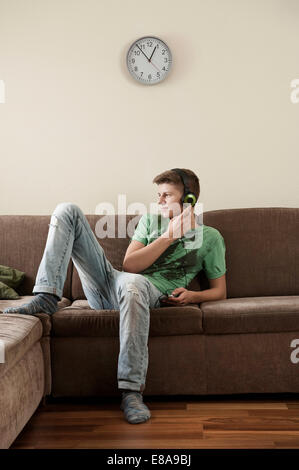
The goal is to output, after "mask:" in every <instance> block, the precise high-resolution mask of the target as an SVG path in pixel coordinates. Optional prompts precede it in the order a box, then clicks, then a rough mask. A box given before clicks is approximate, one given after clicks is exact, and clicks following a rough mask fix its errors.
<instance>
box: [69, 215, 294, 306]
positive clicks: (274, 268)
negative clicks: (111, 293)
mask: <svg viewBox="0 0 299 470" xmlns="http://www.w3.org/2000/svg"><path fill="white" fill-rule="evenodd" d="M86 217H87V219H88V221H89V223H90V225H91V227H92V229H93V231H94V232H95V225H96V223H97V221H98V220H99V219H100V218H101V217H102V216H100V215H87V216H86ZM111 217H113V218H114V216H111ZM121 217H124V216H121ZM126 217H127V219H126V223H128V222H129V221H130V220H131V219H132V218H133V217H135V218H136V224H135V225H137V221H138V220H139V218H140V216H139V217H138V218H137V217H136V216H133V215H131V216H126ZM117 221H118V216H115V228H116V234H118V231H117V226H118V222H117ZM203 223H204V224H205V225H209V226H211V227H214V228H216V229H218V230H219V232H220V233H221V234H222V236H223V238H224V241H225V245H226V267H227V272H226V279H227V297H228V298H233V297H259V296H270V295H271V296H273V295H274V296H279V295H299V208H284V207H266V208H245V209H222V210H215V211H208V212H205V213H204V214H203ZM95 233H96V232H95ZM98 240H99V239H98ZM99 243H100V244H101V246H102V247H103V249H104V251H105V254H106V256H107V258H108V259H109V261H110V262H111V263H112V265H113V266H114V268H116V269H119V270H121V269H122V261H123V258H124V255H125V252H126V249H127V247H128V245H129V238H128V237H126V238H118V239H111V238H110V239H109V238H106V239H100V240H99ZM73 269H74V272H73V277H72V297H73V298H74V299H84V298H85V295H84V293H83V290H82V287H81V282H80V279H79V277H78V274H77V272H76V268H73ZM188 288H189V289H191V290H204V289H208V288H209V284H208V281H207V279H206V277H205V274H204V272H203V271H201V273H199V275H198V276H197V277H196V278H195V279H194V280H193V281H192V282H191V284H190V285H189V286H188Z"/></svg>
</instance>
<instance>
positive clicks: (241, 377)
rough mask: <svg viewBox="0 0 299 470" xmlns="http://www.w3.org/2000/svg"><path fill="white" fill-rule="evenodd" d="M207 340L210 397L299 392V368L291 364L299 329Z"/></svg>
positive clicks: (215, 336) (208, 338) (212, 336)
mask: <svg viewBox="0 0 299 470" xmlns="http://www.w3.org/2000/svg"><path fill="white" fill-rule="evenodd" d="M203 338H204V339H205V351H206V355H205V361H206V370H207V394H209V395H210V394H233V393H292V392H293V393H298V392H299V364H293V363H292V362H291V360H290V355H291V352H292V351H293V348H291V347H290V345H291V341H292V340H293V339H296V338H299V328H298V330H297V331H294V332H285V333H249V334H234V335H204V336H203Z"/></svg>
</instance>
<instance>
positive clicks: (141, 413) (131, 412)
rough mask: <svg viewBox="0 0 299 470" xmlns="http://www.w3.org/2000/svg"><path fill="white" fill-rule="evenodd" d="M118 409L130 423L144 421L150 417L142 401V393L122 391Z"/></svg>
mask: <svg viewBox="0 0 299 470" xmlns="http://www.w3.org/2000/svg"><path fill="white" fill-rule="evenodd" d="M120 409H121V410H123V412H124V414H125V418H126V420H127V421H128V422H129V423H131V424H137V423H144V422H145V421H147V420H148V419H149V418H150V417H151V413H150V410H149V409H148V407H147V406H146V405H145V404H144V403H143V399H142V394H141V393H140V392H135V391H132V390H128V391H126V392H123V393H122V401H121V406H120Z"/></svg>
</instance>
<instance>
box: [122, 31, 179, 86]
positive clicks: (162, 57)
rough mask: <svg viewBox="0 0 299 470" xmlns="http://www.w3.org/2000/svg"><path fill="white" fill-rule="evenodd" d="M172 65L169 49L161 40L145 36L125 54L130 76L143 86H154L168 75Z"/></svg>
mask: <svg viewBox="0 0 299 470" xmlns="http://www.w3.org/2000/svg"><path fill="white" fill-rule="evenodd" d="M171 63H172V57H171V52H170V49H169V47H168V46H167V45H166V44H165V42H163V41H161V39H159V38H156V37H154V36H145V37H143V38H140V39H137V41H135V42H134V43H133V44H132V45H131V47H130V49H129V50H128V54H127V66H128V69H129V72H130V74H131V75H132V76H133V77H134V78H135V80H137V81H138V82H140V83H143V84H144V85H155V84H156V83H159V82H162V80H164V79H165V78H166V76H167V75H168V73H169V71H170V68H171Z"/></svg>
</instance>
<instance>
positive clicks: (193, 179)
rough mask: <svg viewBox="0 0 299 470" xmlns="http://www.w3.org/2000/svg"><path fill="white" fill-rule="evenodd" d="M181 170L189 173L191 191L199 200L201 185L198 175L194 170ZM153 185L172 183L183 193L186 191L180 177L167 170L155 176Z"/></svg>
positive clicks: (188, 179)
mask: <svg viewBox="0 0 299 470" xmlns="http://www.w3.org/2000/svg"><path fill="white" fill-rule="evenodd" d="M180 170H182V171H184V172H185V173H187V183H188V188H189V190H190V191H191V192H192V193H194V194H195V196H196V198H197V199H198V198H199V194H200V185H199V179H198V177H197V176H196V174H195V173H194V172H193V171H192V170H188V169H186V168H180ZM153 183H156V184H162V183H171V184H175V185H176V186H179V187H180V188H181V189H182V191H183V189H184V185H183V183H182V180H181V177H180V175H178V174H177V173H176V172H175V171H171V170H167V171H163V173H160V174H159V175H157V176H155V178H154V179H153Z"/></svg>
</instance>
